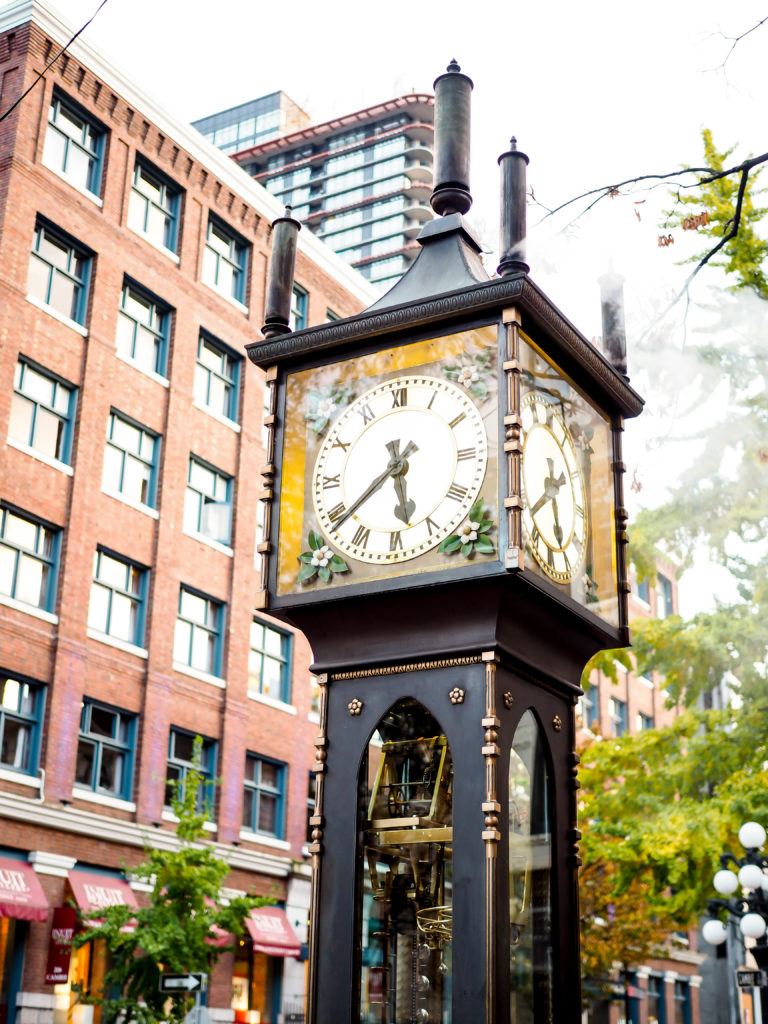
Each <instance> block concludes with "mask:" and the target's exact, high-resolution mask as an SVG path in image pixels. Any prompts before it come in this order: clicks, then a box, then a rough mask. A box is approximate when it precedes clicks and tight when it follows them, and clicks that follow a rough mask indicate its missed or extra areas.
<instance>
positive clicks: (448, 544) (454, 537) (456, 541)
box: [437, 533, 461, 555]
mask: <svg viewBox="0 0 768 1024" xmlns="http://www.w3.org/2000/svg"><path fill="white" fill-rule="evenodd" d="M460 547H461V537H459V535H458V534H456V533H453V534H451V536H450V537H446V538H445V540H444V541H443V542H442V543H441V544H440V547H439V548H438V549H437V550H438V551H445V552H446V553H447V554H449V555H450V554H451V553H452V552H453V551H458V550H459V548H460Z"/></svg>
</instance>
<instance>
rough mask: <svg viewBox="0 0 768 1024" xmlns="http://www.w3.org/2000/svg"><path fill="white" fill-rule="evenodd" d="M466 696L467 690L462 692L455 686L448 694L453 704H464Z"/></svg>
mask: <svg viewBox="0 0 768 1024" xmlns="http://www.w3.org/2000/svg"><path fill="white" fill-rule="evenodd" d="M466 695H467V691H466V690H462V688H461V687H460V686H454V688H453V689H452V690H451V692H450V693H449V694H448V697H449V698H450V701H451V704H463V703H464V698H465V697H466Z"/></svg>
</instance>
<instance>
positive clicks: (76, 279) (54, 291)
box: [29, 221, 91, 325]
mask: <svg viewBox="0 0 768 1024" xmlns="http://www.w3.org/2000/svg"><path fill="white" fill-rule="evenodd" d="M90 265H91V253H90V252H89V251H88V250H87V249H85V248H84V247H83V246H81V245H80V244H79V243H78V242H75V241H73V240H71V239H69V238H67V237H66V236H65V235H64V234H62V233H60V232H59V231H57V230H56V228H52V227H49V226H48V225H46V224H43V223H41V222H39V221H38V223H37V226H36V227H35V239H34V243H33V246H32V255H31V257H30V261H29V291H30V295H32V297H33V298H35V299H38V300H39V301H40V302H42V303H43V304H44V305H46V306H50V308H51V309H52V310H54V311H55V312H56V313H59V314H60V315H61V316H63V317H66V318H67V319H68V320H73V321H74V322H75V323H78V324H81V325H82V324H84V323H85V313H86V305H87V298H88V278H89V273H90Z"/></svg>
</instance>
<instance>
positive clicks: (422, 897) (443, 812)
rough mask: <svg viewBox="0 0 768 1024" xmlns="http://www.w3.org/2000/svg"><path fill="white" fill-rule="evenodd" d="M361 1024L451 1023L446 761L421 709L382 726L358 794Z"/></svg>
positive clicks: (398, 710)
mask: <svg viewBox="0 0 768 1024" xmlns="http://www.w3.org/2000/svg"><path fill="white" fill-rule="evenodd" d="M358 793H359V797H358V815H359V820H360V822H361V828H360V830H359V835H360V842H359V846H358V870H357V893H356V895H357V908H358V910H357V922H358V923H357V929H358V935H357V940H358V941H357V944H356V946H357V949H358V950H359V958H360V959H359V964H358V973H357V978H358V984H359V1002H358V1005H359V1018H358V1019H359V1021H360V1022H361V1024H412V1022H416V1021H418V1022H420V1024H429V1022H430V1021H433V1022H435V1024H438V1022H439V1024H451V974H452V971H451V956H452V937H453V931H452V924H453V906H452V898H451V863H452V853H453V760H452V758H451V751H450V747H449V745H448V742H447V740H446V737H445V735H444V733H443V730H442V728H441V726H440V725H439V723H438V722H437V720H436V719H435V718H434V716H433V715H432V714H431V713H430V712H429V711H428V710H427V709H426V708H425V707H424V706H423V705H422V704H420V703H419V702H418V701H416V700H414V699H412V698H404V699H403V700H400V701H398V702H397V703H396V704H395V705H393V707H392V708H390V710H389V711H388V712H387V713H386V714H385V715H384V717H383V718H382V719H381V720H380V721H379V723H378V726H377V728H376V730H375V731H374V733H373V735H372V737H371V740H370V742H369V745H368V753H367V756H366V757H365V758H364V759H363V764H362V766H361V770H360V779H359V787H358Z"/></svg>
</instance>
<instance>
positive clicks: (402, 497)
mask: <svg viewBox="0 0 768 1024" xmlns="http://www.w3.org/2000/svg"><path fill="white" fill-rule="evenodd" d="M394 484H395V491H396V492H397V505H395V515H396V516H397V518H398V519H399V520H400V522H401V523H405V525H406V526H407V525H408V523H410V521H411V516H412V515H413V513H414V512H415V511H416V502H415V501H413V500H411V501H409V500H408V494H407V491H406V484H405V476H404V475H403V474H402V473H399V474H398V475H397V476H395V477H394Z"/></svg>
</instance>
